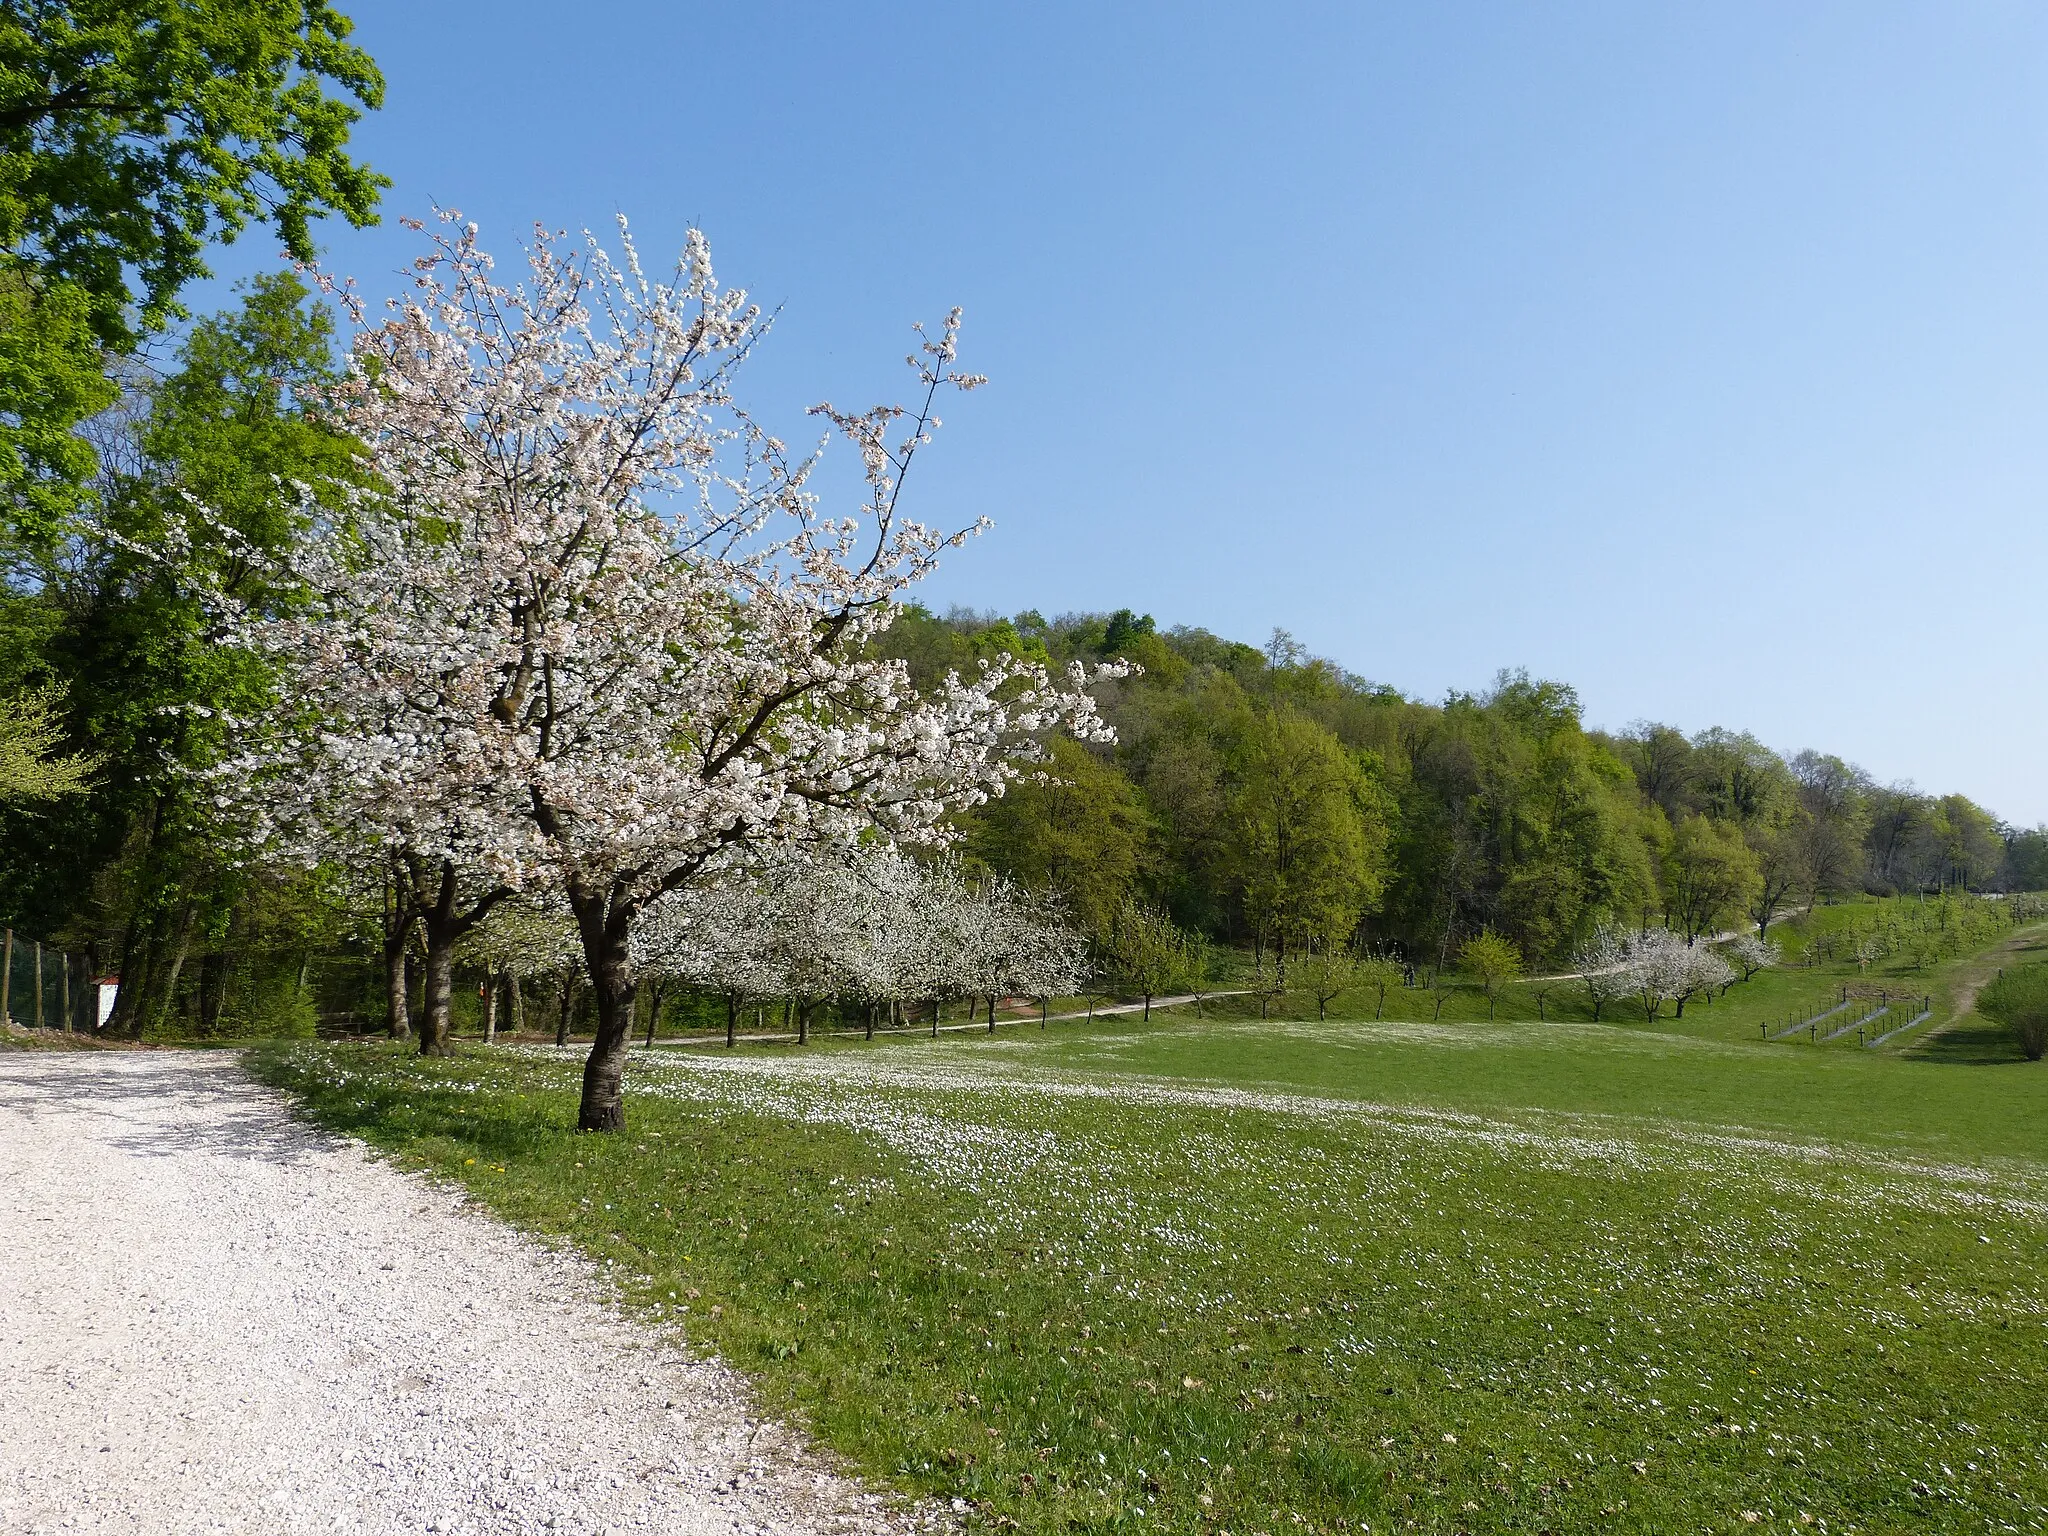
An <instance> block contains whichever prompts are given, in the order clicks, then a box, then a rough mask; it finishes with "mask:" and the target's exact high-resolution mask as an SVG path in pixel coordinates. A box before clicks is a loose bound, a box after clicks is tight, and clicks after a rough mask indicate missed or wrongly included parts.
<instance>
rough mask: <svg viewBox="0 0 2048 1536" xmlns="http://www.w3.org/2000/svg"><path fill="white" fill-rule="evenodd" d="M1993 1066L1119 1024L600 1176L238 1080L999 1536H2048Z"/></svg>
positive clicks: (521, 1088)
mask: <svg viewBox="0 0 2048 1536" xmlns="http://www.w3.org/2000/svg"><path fill="white" fill-rule="evenodd" d="M1978 963H1983V962H1982V961H1981V960H1980V962H1978ZM1943 980H1944V984H1948V983H1949V982H1950V981H1951V980H1952V978H1946V977H1945V978H1944V979H1943ZM1738 990H1739V989H1738ZM1689 1017H1690V1011H1688V1018H1689ZM1667 1022H1668V1021H1667ZM1996 1055H1997V1053H1995V1052H1989V1051H1986V1052H1980V1053H1978V1054H1977V1055H1976V1056H1975V1057H1974V1058H1973V1059H1972V1060H1971V1061H1970V1062H1968V1063H1965V1062H1963V1061H1946V1060H1935V1059H1913V1058H1909V1057H1902V1056H1896V1055H1893V1054H1891V1053H1889V1052H1858V1051H1854V1050H1850V1051H1833V1050H1815V1049H1812V1048H1793V1047H1790V1046H1786V1047H1765V1046H1760V1045H1751V1044H1747V1043H1743V1042H1739V1041H1736V1040H1729V1039H1720V1038H1712V1037H1706V1036H1700V1037H1695V1036H1692V1035H1690V1034H1687V1033H1680V1032H1673V1031H1671V1030H1669V1029H1664V1030H1652V1029H1649V1028H1646V1027H1644V1026H1642V1025H1635V1026H1619V1027H1610V1026H1591V1025H1584V1024H1564V1025H1546V1024H1531V1023H1527V1022H1522V1021H1513V1022H1500V1023H1496V1024H1493V1025H1490V1026H1489V1025H1484V1024H1470V1023H1467V1024H1458V1025H1432V1024H1417V1023H1379V1024H1373V1023H1369V1022H1367V1023H1361V1022H1356V1021H1345V1022H1331V1023H1328V1024H1315V1023H1302V1022H1285V1023H1277V1022H1275V1023H1266V1022H1261V1021H1256V1020H1207V1021H1195V1020H1190V1019H1185V1018H1182V1019H1175V1020H1170V1021H1169V1020H1158V1021H1155V1022H1154V1023H1153V1024H1151V1025H1149V1026H1147V1025H1143V1024H1138V1023H1135V1022H1132V1021H1129V1020H1118V1021H1116V1022H1114V1023H1098V1024H1096V1025H1093V1026H1075V1025H1068V1026H1055V1027H1054V1028H1053V1029H1052V1030H1049V1031H1046V1032H1044V1033H1043V1034H1041V1033H1039V1032H1038V1031H1036V1030H1028V1029H1027V1030H1016V1031H1006V1032H1005V1033H1003V1034H1001V1035H999V1036H997V1037H995V1038H993V1039H990V1038H988V1037H984V1036H976V1035H951V1036H946V1037H942V1038H941V1039H939V1040H937V1041H928V1040H905V1039H897V1040H892V1041H888V1042H882V1043H878V1044H876V1045H874V1046H863V1045H859V1044H815V1045H813V1046H811V1047H810V1048H808V1049H807V1050H805V1051H803V1052H798V1051H796V1050H793V1049H788V1048H756V1049H753V1050H742V1051H739V1052H735V1053H732V1054H730V1055H728V1054H727V1053H725V1052H723V1051H715V1052H703V1051H694V1050H667V1051H658V1052H655V1053H651V1054H647V1055H643V1056H641V1057H640V1058H638V1059H637V1060H636V1063H635V1067H634V1071H633V1073H632V1075H631V1077H630V1078H629V1087H630V1093H631V1098H630V1105H629V1115H630V1117H631V1119H630V1125H631V1129H630V1131H629V1132H628V1134H627V1135H625V1136H623V1137H616V1138H611V1137H583V1136H577V1135H575V1134H573V1133H572V1132H571V1131H569V1130H568V1129H567V1128H568V1127H569V1126H570V1125H572V1124H573V1121H574V1101H575V1086H576V1080H577V1064H576V1063H575V1062H574V1061H573V1060H571V1059H568V1058H566V1057H558V1056H556V1055H555V1054H554V1053H553V1052H551V1051H542V1050H522V1051H518V1052H503V1051H500V1052H496V1053H492V1054H484V1053H482V1052H478V1053H476V1054H472V1055H461V1056H457V1057H455V1058H453V1059H449V1060H444V1061H438V1062H433V1061H423V1060H421V1059H419V1058H418V1057H416V1056H411V1055H407V1054H405V1053H403V1052H402V1051H398V1050H394V1049H391V1048H389V1047H384V1046H375V1045H372V1046H364V1045H312V1044H303V1045H290V1046H279V1047H275V1048H273V1049H272V1050H270V1051H269V1052H267V1053H263V1054H261V1055H258V1056H256V1057H255V1058H253V1059H254V1061H255V1063H256V1066H257V1070H259V1071H260V1072H261V1073H262V1074H263V1075H265V1076H266V1077H268V1078H269V1079H271V1080H273V1081H276V1082H279V1083H281V1084H284V1085H286V1086H288V1087H290V1088H292V1089H293V1090H295V1091H296V1092H298V1093H299V1094H301V1095H302V1096H303V1097H304V1099H305V1101H306V1103H307V1104H308V1105H309V1107H310V1109H311V1112H312V1113H313V1114H315V1115H316V1116H317V1117H318V1118H320V1119H321V1120H323V1121H325V1122H326V1123H328V1124H330V1125H333V1126H335V1127H337V1128H340V1129H344V1130H348V1131H351V1132H354V1133H356V1134H359V1135H362V1136H364V1137H366V1138H367V1139H369V1140H370V1141H372V1142H374V1143H376V1144H378V1145H380V1146H382V1147H384V1148H387V1149H388V1150H389V1151H390V1152H392V1153H393V1154H394V1155H396V1156H398V1157H399V1158H401V1159H402V1160H404V1161H405V1162H406V1163H407V1165H408V1166H417V1167H424V1168H427V1169H430V1170H433V1171H435V1172H438V1173H440V1174H443V1175H446V1176H448V1177H450V1178H452V1179H456V1180H459V1181H461V1182H462V1183H463V1184H465V1185H466V1186H467V1187H468V1188H469V1189H471V1190H472V1191H473V1192H474V1193H475V1194H476V1196H477V1198H478V1199H480V1200H482V1201H484V1202H486V1203H488V1204H489V1205H491V1206H493V1207H495V1208H496V1209H498V1210H499V1211H501V1212H502V1213H503V1214H504V1215H505V1216H507V1217H508V1218H509V1219H511V1220H513V1221H515V1222H518V1223H520V1224H522V1225H525V1226H527V1227H528V1228H530V1229H533V1230H536V1231H540V1232H543V1233H547V1234H551V1235H554V1236H555V1237H557V1238H559V1239H560V1240H562V1241H564V1242H568V1243H571V1244H574V1245H575V1246H577V1247H578V1248H580V1249H582V1250H584V1251H587V1252H588V1253H590V1254H592V1255H593V1256H594V1257H596V1258H597V1259H598V1260H599V1261H600V1262H601V1263H603V1264H605V1265H606V1266H607V1267H608V1268H609V1271H610V1272H611V1273H612V1274H613V1275H615V1276H617V1277H618V1280H619V1282H620V1284H621V1287H622V1291H623V1294H624V1295H625V1296H626V1297H627V1298H628V1301H629V1304H631V1305H635V1306H638V1307H642V1308H645V1309H647V1310H648V1312H649V1314H650V1315H652V1316H655V1317H657V1318H659V1320H660V1321H661V1322H662V1323H663V1324H664V1325H665V1326H674V1327H678V1328H681V1329H684V1330H685V1331H687V1332H688V1334H689V1335H690V1336H691V1337H692V1338H693V1339H696V1340H698V1341H701V1342H703V1343H707V1344H710V1345H713V1346H715V1347H717V1348H718V1349H720V1350H721V1351H723V1352H724V1353H725V1354H726V1355H727V1356H728V1357H729V1358H731V1359H732V1360H734V1361H735V1362H736V1363H737V1364H739V1365H740V1366H741V1367H742V1368H744V1369H746V1370H748V1371H749V1372H750V1373H752V1374H753V1375H754V1377H755V1378H756V1380H757V1381H758V1382H759V1383H760V1386H761V1390H762V1393H763V1395H764V1397H765V1398H766V1399H767V1400H768V1402H770V1403H771V1404H773V1405H777V1406H779V1407H782V1408H785V1409H789V1410H792V1411H795V1412H797V1413H799V1414H800V1415H801V1416H803V1417H804V1418H805V1419H806V1420H807V1421H808V1422H809V1423H810V1424H811V1425H812V1426H813V1428H814V1430H815V1432H816V1433H817V1434H818V1436H819V1437H820V1438H821V1439H822V1440H824V1441H825V1442H826V1443H828V1444H830V1445H832V1446H834V1447H835V1448H837V1449H838V1450H840V1451H841V1452H843V1453H844V1454H846V1455H847V1456H848V1457H849V1458H850V1459H851V1460H852V1461H854V1462H855V1463H856V1464H857V1465H859V1466H861V1467H863V1468H865V1469H867V1470H868V1471H870V1472H871V1473H874V1474H876V1475H878V1476H879V1477H881V1478H882V1479H883V1480H884V1481H885V1482H889V1483H892V1484H894V1485H895V1486H897V1487H900V1488H903V1489H905V1490H907V1491H910V1492H915V1493H922V1494H927V1495H934V1496H937V1497H940V1498H942V1499H958V1500H960V1501H962V1507H963V1510H964V1512H965V1514H966V1516H967V1518H968V1520H969V1523H970V1524H971V1525H973V1526H975V1527H977V1528H987V1529H1020V1530H1026V1531H1040V1532H1051V1531H1069V1530H1089V1531H1095V1530H1102V1531H1119V1530H1130V1531H1140V1530H1149V1531H1166V1530H1174V1531H1181V1530H1185V1531H1205V1532H1223V1531H1229V1532H1233V1533H1237V1536H1248V1533H1253V1532H1265V1533H1268V1536H1278V1533H1281V1532H1298V1531H1337V1530H1346V1531H1356V1530H1361V1529H1365V1530H1373V1531H1429V1532H1460V1531H1469V1532H1485V1531H1517V1532H1543V1531H1551V1532H1576V1531H1593V1530H1602V1531H1604V1530H1627V1531H1644V1532H1660V1533H1662V1532H1689V1531H1703V1532H1715V1531H1752V1530H1759V1529H1782V1530H1804V1529H1815V1530H1818V1529H1827V1530H1832V1531H1838V1532H1850V1531H1858V1532H1891V1531H1907V1530H1912V1531H1924V1530H1937V1531H1987V1530H2021V1531H2038V1530H2043V1529H2048V1446H2044V1437H2048V1416H2044V1408H2048V1113H2044V1112H2048V1069H2044V1068H2043V1067H2040V1066H2030V1065H2027V1064H2024V1063H2006V1062H2003V1061H1999V1060H1996V1059H1994V1058H1995V1057H1996Z"/></svg>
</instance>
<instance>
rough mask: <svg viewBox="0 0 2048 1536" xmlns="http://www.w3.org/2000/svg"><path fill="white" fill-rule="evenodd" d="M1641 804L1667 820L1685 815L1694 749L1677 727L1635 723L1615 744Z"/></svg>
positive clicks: (1690, 785) (1642, 721)
mask: <svg viewBox="0 0 2048 1536" xmlns="http://www.w3.org/2000/svg"><path fill="white" fill-rule="evenodd" d="M1618 745H1619V747H1620V749H1621V755H1622V759H1623V761H1625V762H1626V763H1627V764H1628V766H1629V769H1630V771H1631V772H1632V773H1633V774H1634V775H1635V781H1636V788H1637V789H1638V790H1639V791H1640V792H1641V794H1642V797H1643V799H1644V801H1645V802H1646V803H1648V804H1650V805H1654V806H1656V807H1657V808H1658V809H1659V810H1661V811H1663V813H1664V814H1665V815H1666V816H1668V817H1677V816H1681V815H1683V814H1684V813H1685V811H1686V808H1687V796H1688V794H1689V793H1690V791H1691V789H1692V787H1693V771H1694V770H1693V761H1692V757H1693V748H1692V743H1691V742H1690V741H1688V740H1686V738H1685V733H1684V732H1683V731H1681V730H1679V729H1678V728H1677V727H1676V726H1671V725H1659V724H1657V723H1656V722H1655V721H1653V720H1638V721H1636V723H1635V724H1633V725H1631V726H1630V727H1629V728H1628V729H1627V730H1626V731H1624V732H1623V733H1622V735H1621V739H1620V741H1619V743H1618Z"/></svg>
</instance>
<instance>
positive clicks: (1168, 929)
mask: <svg viewBox="0 0 2048 1536" xmlns="http://www.w3.org/2000/svg"><path fill="white" fill-rule="evenodd" d="M1107 950H1108V958H1109V961H1110V965H1111V968H1112V971H1113V973H1114V975H1115V977H1116V979H1117V980H1118V982H1119V983H1120V984H1121V985H1122V986H1123V987H1124V988H1125V989H1126V990H1128V991H1131V992H1135V993H1137V994H1138V995H1140V996H1141V997H1143V998H1144V999H1145V1003H1146V1013H1147V1015H1148V1016H1149V1015H1150V1012H1151V1002H1152V999H1153V998H1155V997H1159V996H1162V995H1164V994H1167V993H1172V992H1178V991H1180V990H1181V989H1183V988H1186V987H1192V986H1194V985H1196V983H1197V980H1198V970H1199V969H1200V968H1202V963H1203V960H1204V958H1205V957H1203V956H1201V955H1200V954H1198V952H1197V951H1196V949H1195V947H1194V945H1193V944H1191V942H1190V941H1189V939H1188V936H1187V935H1186V934H1184V933H1182V932H1181V931H1180V929H1179V928H1177V927H1175V926H1174V922H1173V919H1172V918H1170V917H1168V916H1166V914H1165V913H1163V912H1158V911H1155V910H1154V909H1152V908H1151V907H1148V906H1146V905H1145V904H1144V903H1143V902H1140V901H1138V900H1137V899H1136V898H1134V897H1129V896H1126V897H1125V898H1124V900H1123V903H1122V905H1120V906H1119V907H1118V908H1117V911H1116V915H1115V917H1114V919H1113V920H1112V921H1111V924H1110V929H1109V935H1108V944H1107Z"/></svg>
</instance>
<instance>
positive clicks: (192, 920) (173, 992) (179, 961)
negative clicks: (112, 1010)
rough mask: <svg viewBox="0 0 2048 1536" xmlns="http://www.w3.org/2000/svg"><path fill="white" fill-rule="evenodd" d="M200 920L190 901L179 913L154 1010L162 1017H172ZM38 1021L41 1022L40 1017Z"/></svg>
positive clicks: (38, 1000)
mask: <svg viewBox="0 0 2048 1536" xmlns="http://www.w3.org/2000/svg"><path fill="white" fill-rule="evenodd" d="M198 920H199V909H198V908H197V907H196V906H194V905H193V904H192V903H191V902H189V901H188V902H187V903H185V910H184V911H183V912H181V913H180V914H179V915H178V947H177V948H176V949H175V950H173V951H172V953H171V968H170V970H169V972H168V973H167V974H166V975H165V977H164V985H163V1002H162V1005H161V1006H160V1007H158V1008H155V1009H153V1010H152V1012H154V1013H155V1014H156V1015H157V1016H158V1018H160V1019H168V1018H169V1017H170V1015H171V1005H172V1004H173V1003H174V1002H176V1001H177V997H178V977H179V976H180V975H181V974H182V973H183V972H184V969H185V956H186V955H187V954H189V953H190V952H191V949H192V929H193V926H194V924H196V923H197V922H198ZM36 1011H37V1013H38V1014H40V1013H41V1012H42V989H41V987H40V986H39V987H38V988H37V989H36ZM38 1022H41V1021H40V1019H38ZM138 1022H139V1021H138ZM138 1033H139V1031H138Z"/></svg>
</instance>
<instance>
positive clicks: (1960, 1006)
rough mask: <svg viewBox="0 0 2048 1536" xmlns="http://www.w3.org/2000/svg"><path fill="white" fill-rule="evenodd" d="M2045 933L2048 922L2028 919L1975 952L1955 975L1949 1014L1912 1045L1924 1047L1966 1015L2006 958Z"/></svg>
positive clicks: (1914, 1047) (2047, 928) (1913, 1046)
mask: <svg viewBox="0 0 2048 1536" xmlns="http://www.w3.org/2000/svg"><path fill="white" fill-rule="evenodd" d="M2044 935H2048V925H2043V924H2041V923H2029V924H2027V925H2026V926H2025V927H2023V928H2015V929H2014V930H2013V931H2012V933H2011V934H2009V935H2008V936H2007V937H2006V938H2005V939H2004V940H2003V941H2002V942H2001V943H1999V944H1997V945H1994V946H1993V947H1992V948H1990V949H1987V950H1985V951H1984V952H1983V953H1982V954H1979V955H1972V956H1971V957H1970V959H1969V960H1968V962H1966V965H1965V966H1964V967H1962V968H1960V974H1958V975H1957V976H1956V978H1955V991H1954V992H1952V993H1950V994H1949V999H1948V1017H1947V1018H1945V1019H1943V1020H1942V1021H1941V1022H1940V1023H1938V1024H1936V1025H1935V1026H1934V1027H1933V1028H1932V1029H1930V1030H1928V1031H1927V1032H1926V1033H1925V1034H1923V1035H1921V1036H1920V1037H1919V1038H1918V1039H1917V1040H1915V1041H1914V1042H1913V1044H1912V1046H1911V1049H1913V1050H1925V1049H1926V1048H1927V1047H1928V1046H1929V1045H1931V1044H1932V1043H1933V1042H1934V1041H1936V1040H1938V1039H1940V1038H1941V1037H1942V1036H1943V1035H1945V1034H1947V1033H1948V1032H1949V1031H1950V1030H1951V1029H1954V1028H1955V1027H1956V1025H1958V1024H1960V1023H1962V1022H1963V1020H1965V1019H1967V1018H1968V1017H1969V1016H1970V1013H1971V1011H1972V1010H1973V1009H1974V1008H1975V1007H1976V1006H1977V994H1978V993H1979V992H1982V991H1983V990H1984V989H1985V987H1987V986H1989V985H1990V984H1991V978H1992V977H1994V976H1996V975H1997V974H1998V972H1999V969H2000V968H2001V967H2002V966H2003V965H2004V964H2005V962H2006V960H2007V959H2008V958H2009V957H2010V956H2011V955H2013V954H2014V953H2015V952H2016V951H2018V950H2022V949H2025V948H2027V947H2028V946H2029V945H2032V944H2038V943H2039V942H2040V941H2041V939H2042V937H2043V936H2044Z"/></svg>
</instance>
